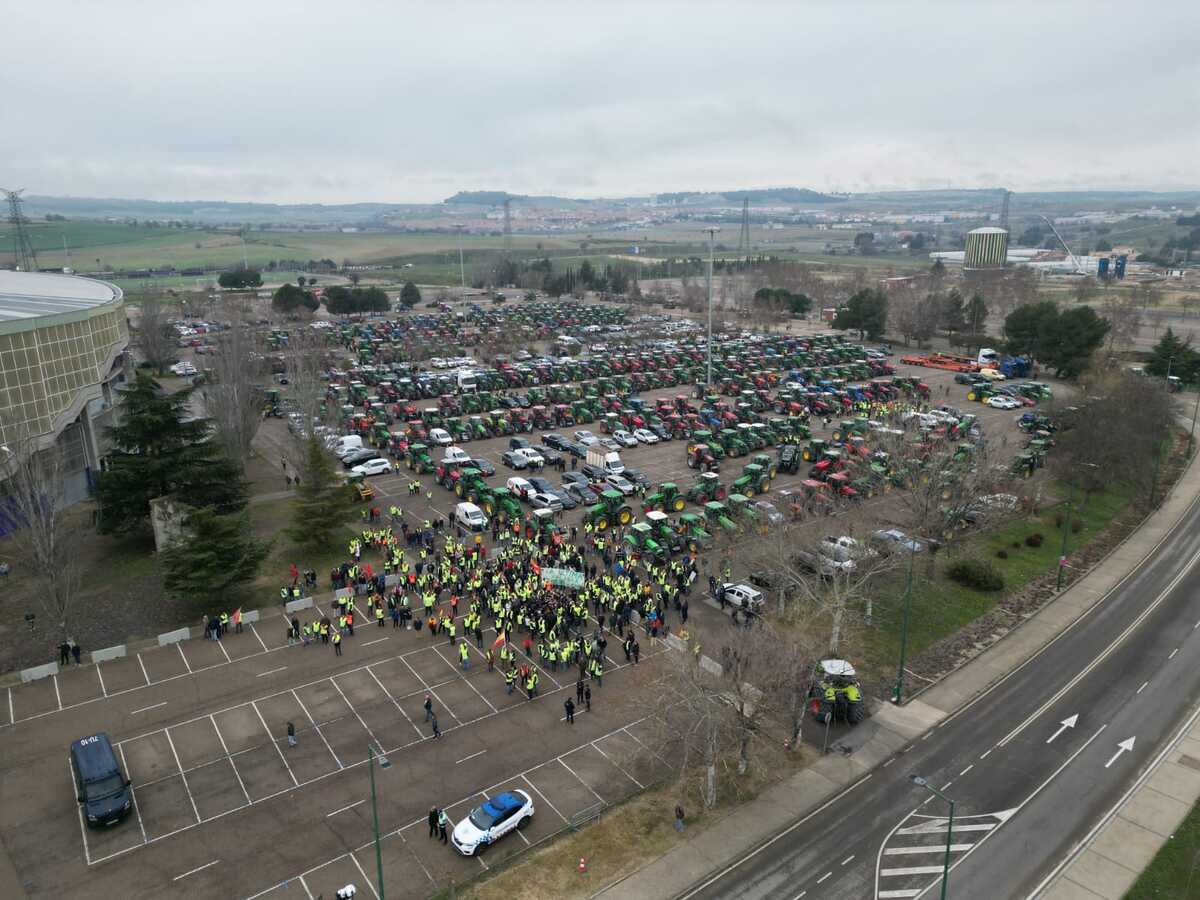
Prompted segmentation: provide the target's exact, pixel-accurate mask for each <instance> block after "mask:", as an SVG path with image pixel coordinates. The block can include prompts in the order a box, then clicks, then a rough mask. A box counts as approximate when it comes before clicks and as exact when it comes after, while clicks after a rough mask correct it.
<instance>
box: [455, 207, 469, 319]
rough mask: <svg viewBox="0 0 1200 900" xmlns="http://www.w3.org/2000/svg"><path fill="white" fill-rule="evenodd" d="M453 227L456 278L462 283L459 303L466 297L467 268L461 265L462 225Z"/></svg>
mask: <svg viewBox="0 0 1200 900" xmlns="http://www.w3.org/2000/svg"><path fill="white" fill-rule="evenodd" d="M455 227H456V228H457V229H458V278H459V281H460V282H461V283H462V294H461V295H460V296H459V298H458V299H459V302H460V303H461V302H462V301H464V300H466V299H467V269H466V266H464V265H463V246H462V238H463V226H462V225H457V226H455Z"/></svg>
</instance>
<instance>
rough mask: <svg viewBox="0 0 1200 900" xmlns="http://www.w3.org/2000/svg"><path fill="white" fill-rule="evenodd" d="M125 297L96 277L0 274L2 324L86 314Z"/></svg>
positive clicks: (50, 274) (21, 273)
mask: <svg viewBox="0 0 1200 900" xmlns="http://www.w3.org/2000/svg"><path fill="white" fill-rule="evenodd" d="M122 296H123V294H122V292H121V289H120V288H119V287H117V286H116V285H115V284H109V283H108V282H107V281H97V280H96V279H94V278H81V277H79V276H78V275H59V274H56V273H51V272H10V271H0V322H15V321H21V320H26V319H37V318H41V317H43V316H58V315H62V314H63V313H76V312H85V311H87V310H89V309H93V308H95V307H97V306H103V305H104V304H106V303H112V302H114V301H117V300H120V299H121V297H122Z"/></svg>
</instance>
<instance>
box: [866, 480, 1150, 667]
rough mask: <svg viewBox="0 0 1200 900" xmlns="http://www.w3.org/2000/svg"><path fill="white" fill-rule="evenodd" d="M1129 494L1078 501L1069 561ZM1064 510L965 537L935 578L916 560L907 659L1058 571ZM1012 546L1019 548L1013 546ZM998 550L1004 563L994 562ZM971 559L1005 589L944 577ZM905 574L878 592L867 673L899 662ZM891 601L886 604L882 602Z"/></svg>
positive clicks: (1062, 491) (1059, 490)
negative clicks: (981, 562) (1034, 542)
mask: <svg viewBox="0 0 1200 900" xmlns="http://www.w3.org/2000/svg"><path fill="white" fill-rule="evenodd" d="M1054 493H1055V494H1056V495H1057V496H1059V497H1060V498H1065V496H1066V493H1067V490H1066V488H1065V487H1064V486H1062V485H1055V486H1054ZM1132 496H1133V495H1132V492H1131V491H1130V490H1129V489H1127V488H1121V487H1114V488H1113V489H1111V490H1108V491H1105V492H1103V493H1097V494H1091V495H1089V496H1088V497H1087V498H1086V500H1084V499H1083V498H1081V497H1079V496H1076V498H1075V499H1076V504H1075V506H1076V509H1075V511H1074V512H1073V513H1072V515H1071V519H1072V522H1075V521H1078V522H1079V523H1080V526H1079V530H1078V531H1076V530H1075V527H1074V526H1072V527H1071V531H1070V534H1069V535H1068V539H1067V556H1068V560H1069V557H1070V555H1071V548H1077V547H1079V546H1081V545H1082V544H1085V543H1087V542H1088V541H1089V540H1091V539H1092V538H1093V537H1095V536H1096V535H1097V534H1099V533H1100V532H1101V531H1102V530H1103V529H1104V528H1105V527H1106V526H1107V525H1108V524H1109V523H1110V522H1112V520H1113V519H1114V518H1116V517H1117V516H1118V515H1120V514H1121V513H1122V512H1123V511H1125V510H1126V509H1127V508H1128V507H1129V504H1130V502H1131V500H1132ZM1063 506H1064V504H1062V503H1058V504H1055V505H1054V506H1049V505H1046V506H1045V507H1044V508H1043V511H1042V512H1041V514H1040V515H1037V516H1035V517H1033V518H1029V519H1025V518H1022V519H1017V520H1014V521H1012V522H1010V523H1009V524H1007V525H1004V526H1003V527H1001V528H997V529H995V530H987V531H986V532H985V533H982V534H979V535H977V536H974V537H971V538H969V539H967V540H966V541H965V542H964V543H962V544H961V545H959V546H957V547H953V548H952V549H951V550H949V551H948V552H947V551H943V552H942V553H940V554H938V556H937V557H936V559H935V565H936V569H935V574H934V577H933V578H932V579H929V578H927V577H926V566H927V559H926V558H925V557H924V556H919V557H917V559H916V560H915V562H916V565H915V568H914V582H913V600H912V616H911V619H910V622H909V631H908V657H909V658H910V659H911V658H913V657H914V656H916V655H917V654H919V653H920V652H921V651H922V650H925V649H926V648H928V647H929V646H931V645H933V644H934V643H936V642H937V641H939V640H941V639H942V638H944V637H946V636H948V635H950V634H952V633H954V632H955V631H957V630H958V629H960V628H962V627H963V626H964V625H967V624H968V623H970V622H973V621H974V620H976V619H978V618H979V617H980V616H982V615H984V614H986V613H987V612H989V611H990V610H991V609H992V608H994V607H995V606H996V604H997V603H998V602H999V600H1000V599H1001V597H1002V596H1003V595H1004V594H1005V593H1007V592H1012V591H1018V590H1020V589H1021V588H1023V587H1024V586H1025V585H1027V584H1028V583H1029V582H1030V581H1032V580H1033V579H1034V578H1037V577H1038V576H1040V575H1045V574H1047V573H1052V572H1054V571H1055V567H1056V566H1057V564H1058V557H1059V553H1060V551H1061V549H1062V535H1063V527H1062V526H1060V525H1057V524H1056V518H1057V517H1058V516H1059V514H1060V512H1061V511H1062V509H1063ZM1032 534H1041V535H1042V538H1043V540H1042V544H1041V546H1039V547H1030V546H1027V545H1026V544H1025V538H1026V537H1028V536H1029V535H1032ZM1013 544H1016V545H1017V546H1016V547H1014V546H1013ZM1001 550H1003V551H1004V552H1005V553H1007V554H1008V558H1007V559H1001V558H998V557H997V556H996V554H997V552H999V551H1001ZM960 557H976V558H979V559H985V560H987V561H989V562H990V563H991V564H992V565H993V566H995V567H996V569H997V571H999V572H1000V574H1001V575H1003V577H1004V590H1003V591H996V592H987V591H977V590H973V589H971V588H968V587H964V586H962V585H960V584H958V583H956V582H954V581H951V580H950V579H949V578H947V577H946V575H945V572H946V570H947V568H948V567H949V564H950V563H951V562H952V561H953V560H954V559H956V558H960ZM906 574H907V569H902V570H900V571H898V572H895V573H893V574H892V575H891V576H890V577H889V579H888V581H887V582H886V583H885V585H884V586H883V588H882V590H881V591H880V592H879V594H880V599H877V601H876V625H877V626H878V627H877V628H874V629H872V630H871V631H870V632H868V633H867V634H866V636H865V639H864V644H865V649H866V655H867V662H868V666H869V667H870V668H877V669H880V670H882V671H887V670H888V669H891V670H893V671H894V669H895V666H896V664H897V662H898V661H899V658H900V633H901V623H902V612H903V604H902V603H901V602H900V598H902V597H903V594H904V586H905V576H906ZM883 598H888V599H886V600H885V599H883Z"/></svg>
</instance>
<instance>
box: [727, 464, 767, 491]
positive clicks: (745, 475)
mask: <svg viewBox="0 0 1200 900" xmlns="http://www.w3.org/2000/svg"><path fill="white" fill-rule="evenodd" d="M770 489H771V479H770V478H769V477H768V475H767V470H766V469H764V468H763V467H762V466H760V465H757V464H755V463H750V464H748V465H746V466H743V467H742V474H741V476H740V477H739V478H738V479H737V480H736V481H734V482H733V487H732V488H731V496H732V493H738V494H745V495H746V496H753V495H755V494H765V493H766V492H767V491H769V490H770Z"/></svg>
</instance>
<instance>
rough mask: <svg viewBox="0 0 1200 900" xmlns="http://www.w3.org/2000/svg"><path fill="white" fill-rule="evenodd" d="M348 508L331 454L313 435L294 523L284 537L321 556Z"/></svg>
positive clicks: (303, 464)
mask: <svg viewBox="0 0 1200 900" xmlns="http://www.w3.org/2000/svg"><path fill="white" fill-rule="evenodd" d="M346 507H347V499H346V490H345V488H344V487H342V485H340V484H339V483H338V478H337V473H336V472H335V471H334V468H333V463H332V461H331V460H330V458H329V452H328V451H327V450H326V449H325V448H324V447H323V446H322V445H321V441H320V439H319V438H318V437H317V436H316V435H311V436H309V438H308V441H307V442H306V443H305V445H304V458H303V460H302V461H301V463H300V484H299V486H297V488H296V500H295V502H294V503H293V504H292V512H293V519H292V524H291V525H290V526H289V527H288V528H286V529H284V534H286V535H287V536H288V538H289V539H290V540H291V541H292V542H293V543H295V544H296V545H297V546H298V547H300V549H302V550H304V551H305V552H306V553H320V552H321V551H323V550H325V549H327V548H328V547H329V544H330V542H331V541H332V540H333V536H334V533H335V532H336V531H337V530H338V528H340V527H341V523H342V519H343V516H344V514H345V512H346Z"/></svg>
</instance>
